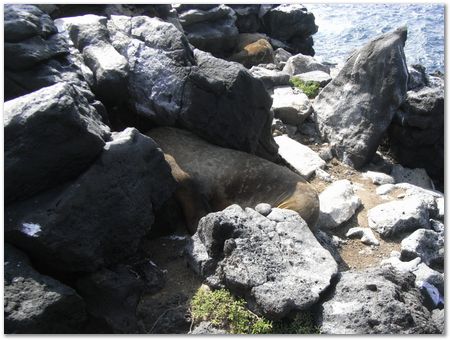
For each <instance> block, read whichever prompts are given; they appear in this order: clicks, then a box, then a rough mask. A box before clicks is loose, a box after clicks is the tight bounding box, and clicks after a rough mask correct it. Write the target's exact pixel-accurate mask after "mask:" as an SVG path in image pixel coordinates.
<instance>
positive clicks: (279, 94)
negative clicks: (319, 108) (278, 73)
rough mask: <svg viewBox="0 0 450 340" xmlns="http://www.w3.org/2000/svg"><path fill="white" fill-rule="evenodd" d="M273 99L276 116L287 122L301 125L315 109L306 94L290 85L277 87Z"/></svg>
mask: <svg viewBox="0 0 450 340" xmlns="http://www.w3.org/2000/svg"><path fill="white" fill-rule="evenodd" d="M272 99H273V103H272V110H273V111H274V114H275V117H276V118H279V119H281V120H282V121H283V123H285V124H289V125H300V124H301V123H303V121H304V120H305V119H306V118H308V116H309V115H310V114H311V113H312V111H313V110H312V106H311V104H310V102H309V99H308V97H307V96H306V94H304V93H303V92H301V91H299V90H297V89H293V88H292V87H290V86H280V87H275V88H274V90H273V95H272Z"/></svg>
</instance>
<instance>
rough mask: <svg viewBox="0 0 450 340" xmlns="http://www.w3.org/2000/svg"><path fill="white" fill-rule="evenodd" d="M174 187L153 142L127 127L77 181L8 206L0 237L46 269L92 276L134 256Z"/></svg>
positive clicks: (161, 156)
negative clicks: (156, 212) (20, 249)
mask: <svg viewBox="0 0 450 340" xmlns="http://www.w3.org/2000/svg"><path fill="white" fill-rule="evenodd" d="M174 190H175V181H174V179H173V178H172V175H171V173H170V167H169V165H168V164H167V163H166V162H165V160H164V156H163V154H162V152H161V150H160V149H159V148H158V146H157V145H156V143H155V142H153V141H152V140H151V139H150V138H148V137H146V136H144V135H142V134H140V133H139V132H138V131H137V130H136V129H133V128H128V129H126V130H124V131H122V132H119V133H114V134H113V136H112V140H111V141H110V142H107V143H106V145H105V146H104V148H103V151H102V152H101V154H100V156H99V157H98V158H97V160H96V161H95V162H94V163H93V164H92V165H91V166H90V167H89V169H87V170H86V171H85V172H84V173H82V174H81V175H80V176H79V177H78V178H77V179H76V180H74V181H72V182H68V183H66V184H64V185H62V186H60V187H56V188H55V189H52V190H50V191H46V192H44V193H42V194H41V195H38V196H34V197H32V198H30V199H28V200H26V201H23V202H20V203H17V204H14V205H11V206H8V209H7V210H6V211H5V239H6V240H9V241H10V242H11V243H12V244H15V245H17V246H19V247H21V248H22V249H25V250H26V251H27V253H28V254H29V255H30V257H31V258H32V260H33V261H36V262H39V263H40V264H41V265H43V266H46V268H49V269H56V270H59V271H63V272H65V271H69V272H80V271H82V272H93V271H96V270H98V268H99V267H101V266H107V265H113V264H115V263H118V262H119V261H121V260H123V259H125V258H127V257H128V256H130V255H133V254H134V253H135V252H136V249H137V246H138V244H139V242H140V240H141V238H142V237H143V236H144V235H145V234H146V233H148V231H149V230H150V227H151V225H152V223H153V218H154V216H153V210H154V209H158V208H159V207H160V206H161V205H162V204H163V203H164V202H165V200H167V199H168V198H169V197H170V196H171V194H172V193H173V191H174Z"/></svg>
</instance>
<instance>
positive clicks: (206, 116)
mask: <svg viewBox="0 0 450 340" xmlns="http://www.w3.org/2000/svg"><path fill="white" fill-rule="evenodd" d="M108 28H109V30H110V33H111V39H112V44H113V46H114V47H115V48H116V49H117V50H118V51H119V52H120V53H121V54H122V55H124V56H125V57H126V59H127V60H128V64H129V70H130V73H129V76H128V91H129V94H130V98H129V103H130V104H131V106H133V107H134V109H135V110H136V112H137V114H138V116H139V117H141V118H143V119H145V120H147V121H148V122H149V123H151V124H152V125H178V126H181V127H183V128H185V129H187V130H190V131H192V132H194V133H196V134H197V135H199V136H201V137H203V138H205V139H207V140H208V141H210V142H211V143H214V144H217V145H220V146H225V147H229V148H234V149H238V150H242V151H246V152H249V153H253V154H257V155H259V156H262V157H264V158H269V159H273V158H274V157H276V146H275V144H274V142H273V139H272V137H271V134H270V123H271V121H272V116H271V113H270V106H271V103H272V101H271V98H270V96H269V95H268V94H267V92H266V90H265V88H264V85H263V83H262V82H261V81H259V80H257V79H254V78H253V77H252V76H251V74H250V73H249V72H248V71H247V70H246V69H245V68H244V67H243V66H242V65H239V64H237V63H231V62H227V61H225V60H222V59H218V58H215V57H213V56H212V55H211V54H209V53H206V52H202V51H200V50H198V49H195V50H194V51H192V50H191V49H190V47H189V43H188V41H187V39H186V37H185V36H184V34H183V33H181V32H180V31H178V30H177V29H176V28H175V27H174V26H173V25H171V24H169V23H166V22H163V21H161V20H159V19H157V18H148V17H133V18H128V17H123V16H122V17H120V16H113V17H112V18H111V20H109V21H108Z"/></svg>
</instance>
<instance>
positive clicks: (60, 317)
mask: <svg viewBox="0 0 450 340" xmlns="http://www.w3.org/2000/svg"><path fill="white" fill-rule="evenodd" d="M4 274H5V276H4V279H5V281H4V313H5V314H4V317H5V318H4V321H5V333H7V334H11V333H13V334H46V333H47V334H48V333H80V332H81V331H82V327H83V324H84V321H85V319H86V311H85V303H84V301H83V299H82V298H81V297H80V296H79V295H78V294H77V293H76V291H75V290H73V289H72V288H70V287H68V286H66V285H65V284H63V283H61V282H59V281H57V280H55V279H53V278H51V277H49V276H46V275H42V274H40V273H38V272H37V271H36V270H35V269H33V267H32V266H31V264H30V260H29V259H28V257H27V256H26V255H25V254H24V253H23V252H21V251H20V250H18V249H16V248H14V247H12V246H10V245H9V244H7V243H6V244H5V257H4Z"/></svg>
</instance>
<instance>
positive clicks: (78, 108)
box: [4, 83, 109, 204]
mask: <svg viewBox="0 0 450 340" xmlns="http://www.w3.org/2000/svg"><path fill="white" fill-rule="evenodd" d="M4 109H5V117H4V119H5V120H4V126H5V128H4V133H5V201H6V203H7V204H8V203H10V202H12V201H15V200H18V199H23V198H27V197H30V196H32V195H33V194H36V193H37V192H40V191H42V190H44V189H49V188H51V187H53V186H55V185H57V184H60V183H63V182H64V181H67V180H69V179H73V178H74V177H76V176H78V175H79V174H80V173H81V172H82V171H84V170H85V169H86V168H88V167H89V165H90V164H91V163H92V162H93V161H94V160H95V158H96V157H97V156H98V155H99V154H100V153H101V151H102V148H103V146H104V145H105V140H107V139H108V138H109V128H108V127H107V126H105V125H104V124H103V123H102V122H101V117H100V115H99V114H98V112H97V110H96V109H95V108H94V107H93V106H92V105H90V104H89V103H88V101H87V99H86V98H85V97H84V96H83V95H82V94H81V93H80V92H79V91H78V90H77V88H75V87H74V86H72V85H70V84H67V83H60V84H56V85H53V86H50V87H46V88H43V89H41V90H39V91H36V92H33V93H31V94H28V95H26V96H22V97H19V98H16V99H13V100H10V101H7V102H6V103H5V106H4Z"/></svg>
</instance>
